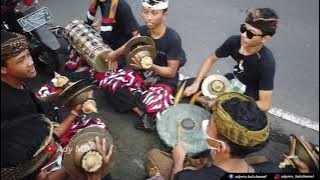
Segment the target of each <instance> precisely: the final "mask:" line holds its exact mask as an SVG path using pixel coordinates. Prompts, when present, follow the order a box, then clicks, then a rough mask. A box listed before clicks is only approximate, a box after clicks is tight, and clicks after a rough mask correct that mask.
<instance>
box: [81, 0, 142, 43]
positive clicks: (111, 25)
mask: <svg viewBox="0 0 320 180" xmlns="http://www.w3.org/2000/svg"><path fill="white" fill-rule="evenodd" d="M98 6H99V7H100V10H101V15H102V19H101V26H100V32H101V36H102V38H103V41H104V43H106V44H107V45H109V46H110V47H111V49H118V48H119V47H121V46H122V45H123V44H124V43H126V42H127V41H128V40H129V39H131V38H132V37H133V36H135V35H137V29H138V27H139V25H138V22H137V20H136V18H135V17H134V15H133V13H132V11H131V8H130V6H129V5H128V3H127V2H126V1H125V0H91V1H90V6H89V10H88V12H87V24H89V25H92V26H94V25H93V24H92V23H93V21H94V19H95V16H96V13H97V9H98Z"/></svg>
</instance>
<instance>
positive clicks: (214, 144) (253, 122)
mask: <svg viewBox="0 0 320 180" xmlns="http://www.w3.org/2000/svg"><path fill="white" fill-rule="evenodd" d="M202 129H203V132H204V138H205V140H206V142H207V144H208V148H209V149H210V150H211V151H210V156H211V159H212V166H210V167H204V168H201V169H197V170H184V166H183V165H184V160H185V156H186V152H185V150H184V149H183V144H177V145H176V146H175V147H174V149H173V151H172V152H173V154H172V156H173V161H172V162H171V167H157V164H155V167H157V168H158V169H159V170H160V171H159V174H160V175H162V176H164V177H170V175H168V174H161V172H162V171H161V170H162V169H163V168H172V171H171V179H175V180H178V179H184V180H187V179H201V180H205V179H208V180H209V179H210V180H211V179H220V178H221V177H222V176H223V175H224V174H226V173H254V172H256V173H259V172H264V173H267V172H279V170H278V169H277V167H276V166H273V165H272V164H270V163H269V162H263V163H258V164H253V163H252V164H249V163H248V162H247V161H246V159H245V157H246V156H247V155H248V154H250V153H253V152H256V151H259V150H261V149H262V148H263V147H265V146H266V144H267V143H268V136H269V123H268V120H267V116H266V114H265V113H264V112H262V111H261V110H260V109H259V108H258V107H257V105H256V103H255V102H254V100H252V99H251V98H249V97H247V96H244V95H241V94H239V93H224V94H222V95H220V96H218V97H217V101H216V104H215V107H214V109H213V113H212V116H211V120H204V121H203V123H202ZM159 159H162V158H159ZM162 164H165V163H163V162H162ZM167 179H170V178H167Z"/></svg>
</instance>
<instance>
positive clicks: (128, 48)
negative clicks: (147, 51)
mask: <svg viewBox="0 0 320 180" xmlns="http://www.w3.org/2000/svg"><path fill="white" fill-rule="evenodd" d="M139 43H144V44H145V45H142V46H146V45H149V46H151V47H153V48H154V49H155V46H156V45H155V43H154V41H153V39H151V38H150V37H148V36H139V37H136V38H134V39H131V40H130V41H129V42H128V43H127V45H126V46H125V49H124V55H125V56H127V55H128V54H129V53H130V52H131V51H132V50H133V49H132V47H133V46H135V45H137V44H139Z"/></svg>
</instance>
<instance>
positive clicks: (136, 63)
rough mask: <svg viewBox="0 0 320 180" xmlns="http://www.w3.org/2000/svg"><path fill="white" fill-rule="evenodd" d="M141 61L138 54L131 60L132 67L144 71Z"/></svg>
mask: <svg viewBox="0 0 320 180" xmlns="http://www.w3.org/2000/svg"><path fill="white" fill-rule="evenodd" d="M139 59H140V56H139V55H138V54H136V55H135V56H133V57H132V58H131V64H130V66H132V67H135V68H137V69H142V66H141V64H140V61H139Z"/></svg>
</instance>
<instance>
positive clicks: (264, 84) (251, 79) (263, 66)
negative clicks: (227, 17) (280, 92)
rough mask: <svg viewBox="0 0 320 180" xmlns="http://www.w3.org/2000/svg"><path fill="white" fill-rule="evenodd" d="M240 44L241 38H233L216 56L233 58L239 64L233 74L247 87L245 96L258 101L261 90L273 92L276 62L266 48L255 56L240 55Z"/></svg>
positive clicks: (218, 50)
mask: <svg viewBox="0 0 320 180" xmlns="http://www.w3.org/2000/svg"><path fill="white" fill-rule="evenodd" d="M240 43H241V37H240V36H231V37H229V38H228V39H227V40H226V41H225V42H224V43H223V44H222V46H220V47H219V48H218V49H217V50H216V52H215V54H216V56H217V57H218V58H222V57H228V56H231V57H232V58H233V59H234V60H235V61H236V62H237V65H236V66H234V70H233V74H234V75H235V76H236V77H237V78H238V79H239V80H240V82H242V83H243V84H245V85H246V86H247V88H246V92H245V93H244V94H246V95H248V96H251V97H253V98H254V99H256V100H258V99H259V90H273V85H274V74H275V69H276V62H275V59H274V56H273V54H272V52H271V51H270V50H269V49H268V48H267V47H266V46H263V47H262V48H261V49H260V50H259V51H258V52H257V53H255V54H253V55H249V56H244V55H242V54H240V53H239V49H240V46H241V44H240Z"/></svg>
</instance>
